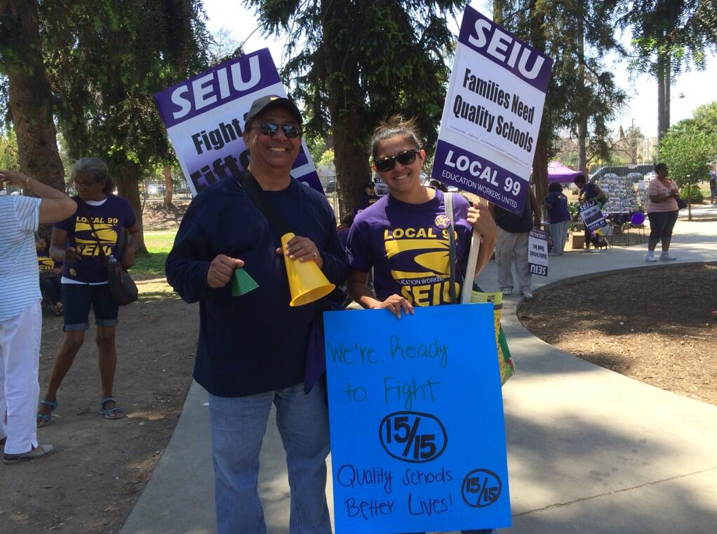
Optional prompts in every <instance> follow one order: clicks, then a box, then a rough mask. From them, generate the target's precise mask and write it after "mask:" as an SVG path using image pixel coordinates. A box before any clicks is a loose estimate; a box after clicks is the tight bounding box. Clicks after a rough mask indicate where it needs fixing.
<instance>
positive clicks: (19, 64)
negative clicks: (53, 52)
mask: <svg viewBox="0 0 717 534" xmlns="http://www.w3.org/2000/svg"><path fill="white" fill-rule="evenodd" d="M0 15H1V16H2V17H3V19H4V20H3V25H7V26H8V27H9V29H11V30H12V31H14V32H15V35H14V36H13V37H14V38H16V41H17V43H18V46H17V47H16V48H15V53H16V54H17V57H16V58H13V60H12V61H7V58H5V59H6V63H5V68H6V72H7V76H8V82H9V94H8V97H9V98H8V100H9V109H10V114H11V116H12V122H13V125H14V126H15V132H16V134H17V147H18V157H19V160H20V169H21V170H22V171H23V172H24V173H25V174H27V175H29V176H32V177H33V178H36V179H37V180H39V181H40V182H42V183H44V184H47V185H49V186H51V187H54V188H55V189H58V190H60V191H65V172H64V169H63V167H62V161H61V160H60V153H59V151H58V149H57V132H56V130H55V123H54V122H53V119H52V93H51V90H50V84H49V82H48V80H47V76H46V74H45V66H44V63H43V58H42V41H41V39H40V30H39V15H38V11H37V3H36V2H35V0H0Z"/></svg>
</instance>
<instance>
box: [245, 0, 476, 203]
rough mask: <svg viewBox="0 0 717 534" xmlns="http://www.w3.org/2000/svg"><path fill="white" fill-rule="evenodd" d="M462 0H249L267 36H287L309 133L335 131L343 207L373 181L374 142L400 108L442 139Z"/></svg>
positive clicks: (290, 73) (288, 71)
mask: <svg viewBox="0 0 717 534" xmlns="http://www.w3.org/2000/svg"><path fill="white" fill-rule="evenodd" d="M465 3H466V2H465V1H464V0H430V1H421V2H417V1H414V0H390V1H385V0H367V1H364V2H332V1H330V0H309V1H307V2H301V3H299V2H296V1H294V0H274V1H272V2H263V1H260V0H244V4H245V5H248V6H252V7H254V8H256V10H257V12H258V14H259V21H260V25H261V27H262V29H263V30H264V31H265V32H275V31H277V30H282V31H285V32H287V33H288V34H289V39H288V42H289V43H290V44H289V45H288V49H287V52H288V54H289V56H290V59H289V61H288V62H287V63H286V66H285V68H284V71H283V73H282V74H283V78H284V80H285V82H286V85H287V86H288V87H289V88H290V93H291V95H292V96H293V97H295V98H297V99H299V100H301V101H302V102H303V104H304V105H305V108H306V110H307V116H308V118H309V120H308V123H307V130H308V132H309V134H310V135H311V134H312V133H316V132H318V133H321V134H325V133H327V132H328V131H329V129H331V131H332V133H333V145H334V146H333V148H334V151H335V157H336V159H335V161H336V170H337V174H338V177H339V179H338V187H339V198H340V202H341V209H342V211H343V212H346V211H349V210H352V209H354V208H356V207H357V206H358V205H359V202H360V199H361V195H362V193H363V189H364V185H365V184H366V182H367V181H368V180H369V179H370V176H371V171H370V167H369V165H368V161H369V147H368V143H369V139H370V136H371V133H372V131H373V129H374V128H375V127H376V126H377V124H378V123H379V122H380V121H382V120H385V119H387V118H388V117H389V116H390V115H392V114H394V113H402V114H404V115H405V116H407V117H416V118H417V122H418V125H419V127H420V128H421V130H422V131H423V133H424V135H425V138H426V142H427V143H428V145H429V146H430V145H433V144H434V143H435V140H436V137H437V127H438V122H439V120H440V116H441V112H442V111H443V105H442V104H443V100H444V97H445V84H446V82H447V80H448V75H449V72H448V66H447V65H446V57H447V56H449V55H450V54H451V52H452V48H453V36H452V35H451V33H450V31H449V30H448V27H447V19H446V17H448V16H450V15H451V14H453V13H455V12H456V11H457V10H458V9H460V8H462V7H463V6H464V5H465Z"/></svg>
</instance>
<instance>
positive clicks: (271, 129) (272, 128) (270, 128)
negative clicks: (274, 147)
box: [248, 122, 301, 139]
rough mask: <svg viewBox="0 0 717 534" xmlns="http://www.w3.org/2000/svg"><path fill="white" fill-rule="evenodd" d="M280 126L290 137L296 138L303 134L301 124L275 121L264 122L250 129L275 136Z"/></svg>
mask: <svg viewBox="0 0 717 534" xmlns="http://www.w3.org/2000/svg"><path fill="white" fill-rule="evenodd" d="M279 128H281V131H282V132H284V135H285V136H286V137H288V138H289V139H296V138H297V137H299V136H300V135H301V126H297V125H296V124H275V123H273V122H262V123H260V124H259V126H254V127H252V128H248V129H249V130H259V131H260V132H261V133H263V134H264V135H268V136H269V137H274V136H275V135H276V134H278V133H279Z"/></svg>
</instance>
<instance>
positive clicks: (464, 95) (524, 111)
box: [432, 6, 553, 214]
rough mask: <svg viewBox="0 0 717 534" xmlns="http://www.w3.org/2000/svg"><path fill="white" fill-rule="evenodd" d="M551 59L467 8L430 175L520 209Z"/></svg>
mask: <svg viewBox="0 0 717 534" xmlns="http://www.w3.org/2000/svg"><path fill="white" fill-rule="evenodd" d="M552 63H553V62H552V60H551V59H550V58H549V57H547V56H546V55H545V54H543V53H542V52H540V51H538V50H537V49H535V48H532V47H531V46H529V45H527V44H526V43H524V42H523V41H520V40H519V39H518V38H516V37H515V36H514V35H512V34H511V33H510V32H508V31H507V30H505V29H504V28H502V27H501V26H498V25H497V24H494V23H493V22H492V21H490V20H489V19H487V18H486V17H484V16H483V15H481V14H480V13H479V12H478V11H476V10H475V9H473V8H471V7H470V6H469V7H467V8H466V10H465V12H464V13H463V22H462V24H461V29H460V35H459V37H458V45H457V48H456V57H455V61H454V63H453V70H452V73H451V81H450V85H449V87H448V94H447V96H446V102H445V105H444V108H443V117H442V119H441V130H440V133H439V136H438V143H437V145H436V155H435V160H434V167H433V172H432V178H435V179H437V180H440V181H442V182H444V183H446V184H448V185H454V186H456V187H458V188H460V189H464V190H466V191H470V192H472V193H475V194H476V195H478V196H480V197H483V198H486V199H487V200H490V201H491V202H493V203H494V204H496V205H498V206H500V207H502V208H505V209H507V210H510V211H512V212H514V213H516V214H519V213H521V211H522V209H523V203H524V202H525V198H526V195H525V188H526V187H528V186H529V179H530V173H531V166H532V163H533V156H534V154H535V147H536V144H537V143H536V141H537V138H538V131H539V130H540V121H541V118H542V115H543V104H544V102H545V92H546V91H547V87H548V80H549V78H550V70H551V68H552Z"/></svg>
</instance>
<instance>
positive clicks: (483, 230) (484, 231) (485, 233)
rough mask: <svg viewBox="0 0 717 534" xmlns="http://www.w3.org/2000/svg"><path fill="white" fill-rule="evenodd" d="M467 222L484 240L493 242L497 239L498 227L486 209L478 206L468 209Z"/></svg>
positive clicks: (480, 205)
mask: <svg viewBox="0 0 717 534" xmlns="http://www.w3.org/2000/svg"><path fill="white" fill-rule="evenodd" d="M467 220H468V222H469V223H470V224H471V226H472V227H473V228H475V231H476V232H478V234H479V235H480V236H482V237H483V238H485V239H489V240H493V239H497V237H498V227H497V226H496V225H495V220H494V219H493V216H492V215H491V213H490V210H489V209H488V207H486V206H484V205H482V204H478V207H473V206H470V207H469V208H468V217H467Z"/></svg>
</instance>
